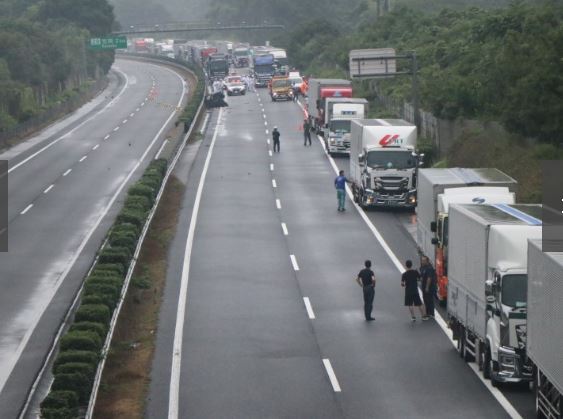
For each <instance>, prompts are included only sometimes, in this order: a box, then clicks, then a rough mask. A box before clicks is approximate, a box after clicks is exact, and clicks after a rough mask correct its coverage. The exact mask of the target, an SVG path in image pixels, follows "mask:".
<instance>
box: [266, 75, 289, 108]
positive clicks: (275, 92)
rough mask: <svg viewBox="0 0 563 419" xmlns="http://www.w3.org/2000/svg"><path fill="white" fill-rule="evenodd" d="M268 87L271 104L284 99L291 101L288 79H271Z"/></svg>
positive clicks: (280, 77)
mask: <svg viewBox="0 0 563 419" xmlns="http://www.w3.org/2000/svg"><path fill="white" fill-rule="evenodd" d="M269 87H270V97H271V98H272V102H275V101H277V100H281V99H285V100H292V99H293V89H292V87H291V82H290V80H289V78H288V77H286V76H275V77H273V78H272V80H271V81H270V84H269Z"/></svg>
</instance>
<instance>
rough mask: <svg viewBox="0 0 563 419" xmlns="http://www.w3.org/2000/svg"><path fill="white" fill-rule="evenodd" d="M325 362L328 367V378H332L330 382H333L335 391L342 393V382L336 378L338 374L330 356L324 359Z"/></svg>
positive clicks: (326, 367)
mask: <svg viewBox="0 0 563 419" xmlns="http://www.w3.org/2000/svg"><path fill="white" fill-rule="evenodd" d="M323 364H324V366H325V369H326V373H327V374H328V378H329V379H330V384H332V389H333V390H334V392H335V393H340V392H341V391H342V390H341V389H340V384H339V383H338V379H337V378H336V374H335V373H334V370H333V369H332V365H331V364H330V360H329V359H328V358H324V359H323Z"/></svg>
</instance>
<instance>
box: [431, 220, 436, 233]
mask: <svg viewBox="0 0 563 419" xmlns="http://www.w3.org/2000/svg"><path fill="white" fill-rule="evenodd" d="M436 230H438V228H437V225H436V221H432V222H431V223H430V231H431V232H432V233H435V232H436Z"/></svg>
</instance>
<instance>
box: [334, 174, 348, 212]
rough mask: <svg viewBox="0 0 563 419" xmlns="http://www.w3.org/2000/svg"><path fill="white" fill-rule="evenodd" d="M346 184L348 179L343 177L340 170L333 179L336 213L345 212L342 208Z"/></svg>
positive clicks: (344, 201) (344, 200)
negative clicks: (336, 203) (336, 202)
mask: <svg viewBox="0 0 563 419" xmlns="http://www.w3.org/2000/svg"><path fill="white" fill-rule="evenodd" d="M346 182H348V179H346V176H344V170H341V171H340V172H339V173H338V176H337V177H336V179H334V187H335V188H336V199H337V200H338V211H346V208H344V204H345V203H346Z"/></svg>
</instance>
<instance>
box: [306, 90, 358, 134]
mask: <svg viewBox="0 0 563 419" xmlns="http://www.w3.org/2000/svg"><path fill="white" fill-rule="evenodd" d="M308 89H309V90H308V92H307V95H308V113H309V122H310V123H311V126H312V127H313V128H314V129H315V131H317V133H319V134H321V133H322V129H323V126H324V120H325V117H324V111H325V101H326V99H327V98H329V97H352V82H351V81H350V80H343V79H309V88H308Z"/></svg>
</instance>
